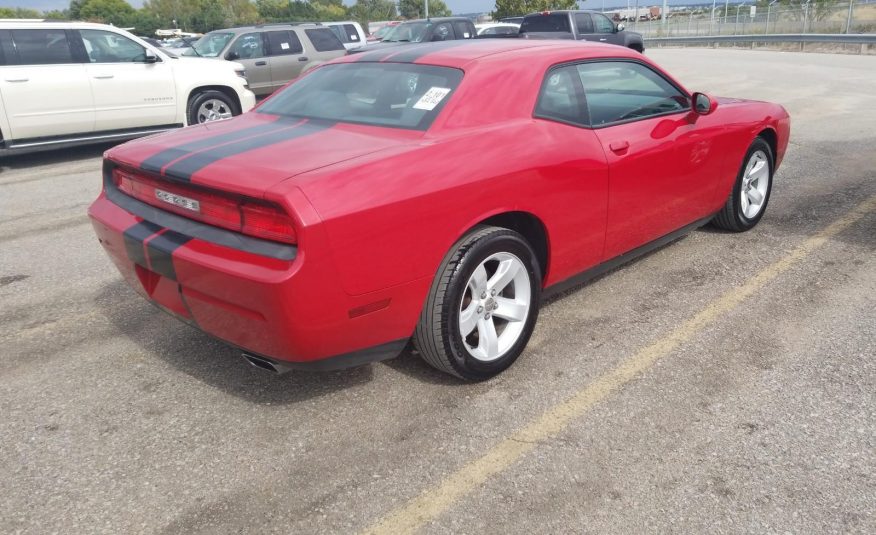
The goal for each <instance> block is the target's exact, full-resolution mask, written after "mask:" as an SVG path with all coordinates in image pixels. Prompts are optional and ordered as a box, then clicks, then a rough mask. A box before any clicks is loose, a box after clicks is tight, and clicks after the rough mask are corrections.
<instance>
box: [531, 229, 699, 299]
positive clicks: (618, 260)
mask: <svg viewBox="0 0 876 535" xmlns="http://www.w3.org/2000/svg"><path fill="white" fill-rule="evenodd" d="M714 215H715V214H712V215H710V216H709V217H705V218H703V219H700V220H699V221H695V222H693V223H691V224H690V225H686V226H684V227H682V228H680V229H678V230H676V231H674V232H670V233H669V234H667V235H665V236H663V237H662V238H657V239H656V240H654V241H652V242H649V243H646V244H645V245H642V246H641V247H637V248H635V249H633V250H632V251H629V252H626V253H624V254H622V255H620V256H616V257H614V258H612V259H611V260H607V261H605V262H603V263H602V264H599V265H598V266H594V267H592V268H590V269H588V270H587V271H583V272H581V273H579V274H577V275H573V276H571V277H569V278H568V279H566V280H564V281H561V282H558V283H556V284H554V285H552V286H548V287H547V288H545V290H544V292H542V294H541V296H542V300H543V301H544V300H546V299H551V298H553V297H556V296H557V295H559V294H561V293H563V292H565V291H566V290H569V289H571V288H574V287H576V286H580V285H582V284H584V283H585V282H587V281H589V280H592V279H594V278H596V277H598V276H600V275H602V274H603V273H607V272H609V271H611V270H613V269H614V268H616V267H618V266H621V265H623V264H626V263H627V262H630V261H632V260H635V259H636V258H638V257H640V256H642V255H645V254H648V253H650V252H651V251H653V250H655V249H659V248H660V247H663V246H664V245H666V244H668V243H670V242H673V241H675V240H677V239H679V238H681V237H682V236H684V235H686V234H690V233H691V232H692V231H694V230H696V229H698V228H700V227H702V226H703V225H705V224H706V223H708V222H709V221H711V220H712V218H713V217H714Z"/></svg>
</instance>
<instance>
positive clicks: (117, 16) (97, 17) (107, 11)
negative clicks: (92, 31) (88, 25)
mask: <svg viewBox="0 0 876 535" xmlns="http://www.w3.org/2000/svg"><path fill="white" fill-rule="evenodd" d="M134 13H135V11H134V8H133V7H131V4H129V3H127V2H125V0H85V2H83V3H82V8H81V9H80V10H79V17H80V18H82V19H85V20H91V21H96V22H105V23H107V24H113V25H115V26H126V25H127V24H128V23H129V22H130V19H131V17H133V15H134Z"/></svg>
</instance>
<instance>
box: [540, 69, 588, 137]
mask: <svg viewBox="0 0 876 535" xmlns="http://www.w3.org/2000/svg"><path fill="white" fill-rule="evenodd" d="M582 100H583V91H582V89H581V81H580V78H579V76H578V73H577V71H576V68H575V66H574V65H569V66H566V67H560V68H557V69H552V70H550V71H548V74H547V77H546V78H545V80H544V82H542V85H541V92H540V93H539V95H538V103H537V104H536V107H535V115H536V116H537V117H542V118H544V119H554V120H558V121H563V122H568V123H575V124H580V125H584V126H586V125H587V118H586V116H585V115H586V113H585V112H586V106H585V104H584V103H583V102H582Z"/></svg>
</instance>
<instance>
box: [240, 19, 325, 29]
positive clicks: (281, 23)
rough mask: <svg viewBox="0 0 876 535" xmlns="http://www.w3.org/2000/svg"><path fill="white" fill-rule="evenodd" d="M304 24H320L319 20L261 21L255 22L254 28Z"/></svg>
mask: <svg viewBox="0 0 876 535" xmlns="http://www.w3.org/2000/svg"><path fill="white" fill-rule="evenodd" d="M305 24H312V25H313V26H322V23H321V22H307V21H303V22H298V21H292V22H263V23H261V24H256V25H255V27H256V28H264V27H266V26H304V25H305Z"/></svg>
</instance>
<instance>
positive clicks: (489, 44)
mask: <svg viewBox="0 0 876 535" xmlns="http://www.w3.org/2000/svg"><path fill="white" fill-rule="evenodd" d="M570 57H576V58H580V59H594V58H602V57H613V58H617V57H622V58H636V57H641V54H639V53H638V52H636V51H634V50H631V49H628V48H625V47H620V46H617V45H608V44H604V43H595V42H587V41H570V40H566V39H544V40H542V39H532V40H530V39H459V40H455V41H440V42H434V43H433V42H430V43H412V44H407V45H400V46H397V47H392V48H384V49H379V50H374V51H371V52H369V51H368V50H367V48H366V50H365V51H364V52H362V53H360V54H353V55H349V56H343V57H341V58H338V59H336V60H333V61H332V62H331V63H355V62H360V61H361V62H368V61H372V62H386V63H418V64H427V65H437V66H442V67H455V68H463V67H464V66H466V65H468V64H470V63H472V62H474V61H478V60H483V59H485V58H491V59H495V60H497V61H506V60H507V61H513V60H515V59H519V60H521V61H529V60H530V59H536V58H537V59H538V60H539V61H543V62H549V63H554V62H563V61H568V60H569V58H570Z"/></svg>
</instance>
